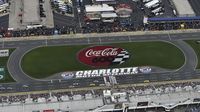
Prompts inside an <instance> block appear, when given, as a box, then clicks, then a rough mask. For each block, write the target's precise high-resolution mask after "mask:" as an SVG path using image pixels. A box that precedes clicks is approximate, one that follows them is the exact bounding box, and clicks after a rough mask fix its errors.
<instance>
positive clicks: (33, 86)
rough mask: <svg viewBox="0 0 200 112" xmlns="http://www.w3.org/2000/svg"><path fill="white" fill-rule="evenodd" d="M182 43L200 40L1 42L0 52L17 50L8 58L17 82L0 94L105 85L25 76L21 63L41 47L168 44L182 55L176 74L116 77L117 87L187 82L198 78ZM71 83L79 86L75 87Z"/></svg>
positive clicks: (191, 36) (99, 79) (193, 35)
mask: <svg viewBox="0 0 200 112" xmlns="http://www.w3.org/2000/svg"><path fill="white" fill-rule="evenodd" d="M184 39H200V33H179V34H154V35H139V36H118V37H117V36H116V37H114V36H113V37H90V38H66V39H50V40H27V41H8V42H0V46H2V47H3V48H17V49H16V50H15V51H14V52H13V53H12V54H11V56H10V59H9V61H8V64H7V67H8V70H9V72H10V74H11V76H12V77H13V78H14V79H15V80H16V81H17V83H12V84H1V85H0V87H1V86H2V87H4V90H3V91H2V92H16V91H34V90H51V89H61V88H71V87H72V86H73V88H74V87H79V88H81V87H89V86H90V84H94V83H95V85H100V84H104V80H103V77H96V78H84V79H70V80H52V81H51V80H37V79H33V78H31V77H29V76H28V75H26V74H25V73H24V72H23V71H22V69H21V65H20V62H21V59H22V57H23V55H24V54H26V52H28V51H29V50H31V49H33V48H36V47H40V46H59V45H80V44H103V43H120V42H136V41H167V42H170V43H172V44H174V45H176V46H177V47H178V48H180V49H181V50H182V52H183V53H184V55H185V64H184V65H183V66H182V67H181V68H180V69H178V70H175V71H169V72H162V73H161V72H160V73H151V74H135V75H126V76H116V79H117V82H118V84H132V83H143V82H144V80H149V81H150V82H158V81H159V82H161V81H172V80H186V79H198V78H200V72H199V71H198V70H195V68H196V65H197V62H198V60H197V56H196V54H195V52H194V50H193V49H192V48H191V47H190V46H189V45H188V44H186V43H185V42H184V41H183V40H184ZM74 83H78V85H75V86H74Z"/></svg>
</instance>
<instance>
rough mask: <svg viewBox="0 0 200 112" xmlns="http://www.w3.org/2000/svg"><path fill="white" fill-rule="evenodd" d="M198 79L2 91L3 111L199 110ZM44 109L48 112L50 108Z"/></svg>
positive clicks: (174, 111) (199, 85) (179, 111)
mask: <svg viewBox="0 0 200 112" xmlns="http://www.w3.org/2000/svg"><path fill="white" fill-rule="evenodd" d="M199 92H200V83H199V82H186V83H174V84H159V85H143V86H141V85H140V86H135V87H126V88H123V89H122V88H121V89H112V90H111V89H106V90H93V89H92V90H82V91H64V90H63V91H60V92H57V91H50V92H43V93H41V92H40V93H20V94H16V95H15V94H4V95H3V94H1V96H0V103H1V105H2V106H1V107H0V110H1V111H3V112H12V111H13V110H16V111H15V112H42V111H43V112H44V110H49V111H50V112H66V111H93V112H99V111H104V112H108V111H127V110H128V111H133V112H144V111H151V112H165V111H170V112H188V110H190V111H189V112H199V111H200V108H199V104H200V94H199ZM49 111H47V112H49Z"/></svg>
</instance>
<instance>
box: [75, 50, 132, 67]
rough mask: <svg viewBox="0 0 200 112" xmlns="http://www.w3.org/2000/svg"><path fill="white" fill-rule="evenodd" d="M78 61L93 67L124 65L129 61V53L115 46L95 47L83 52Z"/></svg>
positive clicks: (80, 53)
mask: <svg viewBox="0 0 200 112" xmlns="http://www.w3.org/2000/svg"><path fill="white" fill-rule="evenodd" d="M77 57H78V60H79V61H80V62H82V63H84V64H86V65H89V66H92V67H107V66H112V65H117V64H122V63H124V62H125V61H126V60H127V59H129V57H130V55H129V53H128V51H126V50H125V49H122V48H118V47H113V46H93V47H89V48H86V49H83V50H81V51H80V52H79V53H78V56H77Z"/></svg>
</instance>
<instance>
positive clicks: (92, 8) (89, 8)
mask: <svg viewBox="0 0 200 112" xmlns="http://www.w3.org/2000/svg"><path fill="white" fill-rule="evenodd" d="M85 10H86V12H108V11H114V8H113V7H112V6H109V5H107V4H103V5H86V6H85Z"/></svg>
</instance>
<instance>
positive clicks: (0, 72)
mask: <svg viewBox="0 0 200 112" xmlns="http://www.w3.org/2000/svg"><path fill="white" fill-rule="evenodd" d="M4 76H5V69H4V68H0V80H2V79H4Z"/></svg>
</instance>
